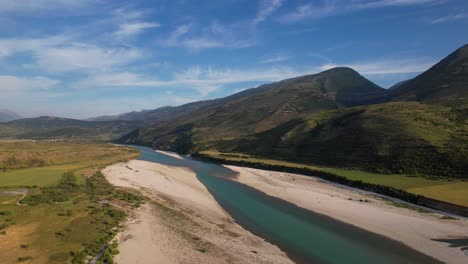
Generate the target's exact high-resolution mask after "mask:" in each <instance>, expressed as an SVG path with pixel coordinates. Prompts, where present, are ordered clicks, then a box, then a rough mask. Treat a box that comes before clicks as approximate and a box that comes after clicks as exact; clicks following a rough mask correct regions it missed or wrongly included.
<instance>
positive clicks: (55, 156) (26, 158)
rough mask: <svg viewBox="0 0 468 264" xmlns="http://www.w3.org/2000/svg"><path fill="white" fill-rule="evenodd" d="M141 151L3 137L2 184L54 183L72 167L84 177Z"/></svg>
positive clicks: (2, 185)
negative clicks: (9, 139) (16, 139)
mask: <svg viewBox="0 0 468 264" xmlns="http://www.w3.org/2000/svg"><path fill="white" fill-rule="evenodd" d="M137 155H138V153H137V152H136V151H135V150H133V149H131V148H123V147H116V146H112V145H109V144H98V143H76V142H74V143H71V142H40V141H39V142H34V141H13V142H9V141H0V187H28V186H34V185H36V186H40V187H45V186H53V185H55V184H57V182H58V181H59V180H60V178H61V177H62V175H63V173H65V172H69V171H71V172H75V174H76V175H77V176H80V177H79V181H82V177H81V176H90V175H92V174H94V172H96V171H97V170H99V169H100V168H102V167H105V166H106V165H108V164H111V163H115V162H118V161H124V160H128V159H131V158H134V157H136V156H137Z"/></svg>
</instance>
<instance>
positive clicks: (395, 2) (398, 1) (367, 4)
mask: <svg viewBox="0 0 468 264" xmlns="http://www.w3.org/2000/svg"><path fill="white" fill-rule="evenodd" d="M434 2H440V0H377V1H375V0H374V1H368V0H365V1H357V2H355V3H354V4H351V5H350V7H351V8H353V9H367V8H381V7H389V6H409V5H421V4H428V3H434Z"/></svg>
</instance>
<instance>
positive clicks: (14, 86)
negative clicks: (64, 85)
mask: <svg viewBox="0 0 468 264" xmlns="http://www.w3.org/2000/svg"><path fill="white" fill-rule="evenodd" d="M58 83H60V81H58V80H54V79H50V78H47V77H42V76H36V77H18V76H12V75H0V91H1V92H2V93H3V92H24V91H28V90H36V89H41V90H45V89H49V88H52V87H54V86H55V85H57V84H58ZM3 95H5V94H3Z"/></svg>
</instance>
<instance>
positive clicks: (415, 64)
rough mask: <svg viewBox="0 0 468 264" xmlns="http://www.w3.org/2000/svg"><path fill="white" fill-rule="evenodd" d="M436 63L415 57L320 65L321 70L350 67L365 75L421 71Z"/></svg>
mask: <svg viewBox="0 0 468 264" xmlns="http://www.w3.org/2000/svg"><path fill="white" fill-rule="evenodd" d="M434 64H435V61H433V60H430V59H423V58H415V59H401V60H392V59H384V60H374V61H371V62H370V61H363V62H352V63H327V64H324V65H322V66H320V70H328V69H331V68H335V67H350V68H353V69H354V70H356V71H358V72H359V73H361V74H364V75H389V74H407V73H419V72H423V71H425V70H427V69H429V68H430V67H431V66H433V65H434Z"/></svg>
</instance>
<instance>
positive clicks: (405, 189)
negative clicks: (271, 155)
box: [191, 151, 468, 217]
mask: <svg viewBox="0 0 468 264" xmlns="http://www.w3.org/2000/svg"><path fill="white" fill-rule="evenodd" d="M191 156H192V157H193V158H196V159H200V160H204V161H209V162H214V163H218V164H226V165H236V166H242V167H250V168H256V169H263V170H269V171H277V172H288V173H295V174H302V175H309V176H315V177H319V178H323V179H325V180H328V181H331V182H336V183H339V184H343V185H347V186H350V187H354V188H358V189H362V190H365V191H371V192H375V193H379V194H383V195H386V196H390V197H393V198H397V199H400V200H403V201H406V202H409V203H412V204H416V205H420V206H425V207H429V208H432V209H435V210H440V211H444V212H447V213H450V214H456V215H460V216H463V217H468V197H467V196H466V193H467V192H468V181H462V180H457V179H448V180H447V179H434V178H424V177H421V176H413V175H384V174H372V173H368V172H361V171H354V170H345V169H334V168H322V167H317V166H311V165H305V164H298V163H292V162H286V161H279V160H271V159H264V158H257V157H253V156H250V155H247V154H241V153H221V152H217V151H201V152H198V153H193V154H192V155H191Z"/></svg>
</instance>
